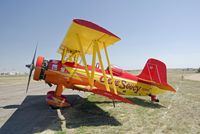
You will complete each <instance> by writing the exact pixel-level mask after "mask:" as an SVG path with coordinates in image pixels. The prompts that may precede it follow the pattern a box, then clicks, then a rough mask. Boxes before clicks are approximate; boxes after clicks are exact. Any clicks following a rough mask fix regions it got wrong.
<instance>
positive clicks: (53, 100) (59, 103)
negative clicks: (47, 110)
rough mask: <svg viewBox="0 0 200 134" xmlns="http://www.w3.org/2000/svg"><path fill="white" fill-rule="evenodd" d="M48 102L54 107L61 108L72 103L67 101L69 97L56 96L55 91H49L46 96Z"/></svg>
mask: <svg viewBox="0 0 200 134" xmlns="http://www.w3.org/2000/svg"><path fill="white" fill-rule="evenodd" d="M46 101H47V104H48V105H49V106H50V107H51V108H52V109H59V108H64V107H70V106H71V105H70V103H68V102H67V98H66V97H65V96H63V95H61V96H56V95H55V91H49V92H48V93H47V97H46Z"/></svg>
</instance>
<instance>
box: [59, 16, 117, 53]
mask: <svg viewBox="0 0 200 134" xmlns="http://www.w3.org/2000/svg"><path fill="white" fill-rule="evenodd" d="M119 40H120V38H119V37H117V36H116V35H114V34H113V33H111V32H109V31H108V30H106V29H104V28H102V27H100V26H98V25H96V24H94V23H92V22H89V21H86V20H81V19H74V20H73V22H72V24H71V26H70V27H69V30H68V32H67V34H66V36H65V38H64V40H63V42H62V44H61V45H60V47H59V50H58V52H59V53H61V54H62V53H63V50H64V49H67V50H72V51H74V50H75V51H81V50H80V47H79V43H81V44H82V46H83V52H84V53H85V54H92V52H93V45H94V41H98V42H99V43H98V45H99V48H100V50H101V49H102V48H103V47H104V46H103V44H105V45H106V47H107V46H109V45H112V44H114V43H115V42H117V41H119Z"/></svg>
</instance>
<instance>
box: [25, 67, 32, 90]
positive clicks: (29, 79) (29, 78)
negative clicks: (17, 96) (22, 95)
mask: <svg viewBox="0 0 200 134" xmlns="http://www.w3.org/2000/svg"><path fill="white" fill-rule="evenodd" d="M32 71H33V70H30V72H29V77H28V84H27V87H26V93H27V92H28V88H29V84H30V81H31V75H32Z"/></svg>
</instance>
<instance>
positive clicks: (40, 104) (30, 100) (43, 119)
mask: <svg viewBox="0 0 200 134" xmlns="http://www.w3.org/2000/svg"><path fill="white" fill-rule="evenodd" d="M55 88H56V87H55V86H53V87H51V88H50V87H49V86H48V85H46V84H44V82H33V81H32V82H31V84H30V87H29V91H28V93H27V94H26V93H25V89H26V83H25V82H24V83H20V84H11V85H0V127H1V129H0V134H13V133H15V134H16V133H20V134H27V133H29V134H30V133H39V132H42V131H45V130H52V131H59V130H62V128H61V126H62V125H59V123H57V122H58V120H59V117H58V112H57V111H56V110H52V109H51V108H49V107H48V105H47V104H46V101H45V97H46V93H47V92H48V91H50V90H55ZM64 95H65V96H66V97H67V98H68V99H69V101H72V102H73V101H74V100H76V98H78V97H79V98H82V97H83V98H84V97H86V96H87V93H84V92H79V91H73V90H65V91H64ZM55 124H58V125H55Z"/></svg>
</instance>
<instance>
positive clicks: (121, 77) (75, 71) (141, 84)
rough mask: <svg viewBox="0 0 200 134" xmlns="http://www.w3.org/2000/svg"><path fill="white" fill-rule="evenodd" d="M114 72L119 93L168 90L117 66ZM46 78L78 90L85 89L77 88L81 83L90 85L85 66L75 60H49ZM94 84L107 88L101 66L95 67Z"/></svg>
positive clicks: (108, 77)
mask: <svg viewBox="0 0 200 134" xmlns="http://www.w3.org/2000/svg"><path fill="white" fill-rule="evenodd" d="M88 70H89V72H90V73H91V70H92V67H91V66H90V65H88ZM105 72H106V76H107V80H108V84H109V86H110V88H111V89H112V81H111V75H110V72H109V71H108V69H106V70H105ZM112 72H113V76H114V80H115V86H116V89H117V92H118V94H121V95H129V96H148V95H151V94H154V95H156V94H160V93H163V92H165V91H166V90H163V89H161V88H159V87H158V85H157V84H156V83H155V82H153V81H148V80H144V79H141V78H139V77H137V76H135V75H133V74H130V73H128V72H126V71H124V70H122V69H119V68H117V67H112ZM44 80H45V81H46V82H47V83H51V84H55V85H58V84H63V85H64V86H65V87H66V88H71V89H76V90H84V89H81V88H77V87H78V86H80V85H82V86H85V87H87V86H88V85H89V81H88V77H87V74H86V71H85V68H84V66H82V65H79V64H75V63H73V62H66V63H64V64H62V63H61V61H60V60H50V61H49V62H48V68H47V70H46V71H45V79H44ZM94 86H95V88H98V89H105V90H106V87H105V84H104V78H103V74H102V71H101V69H99V68H95V73H94ZM85 91H87V90H85Z"/></svg>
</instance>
